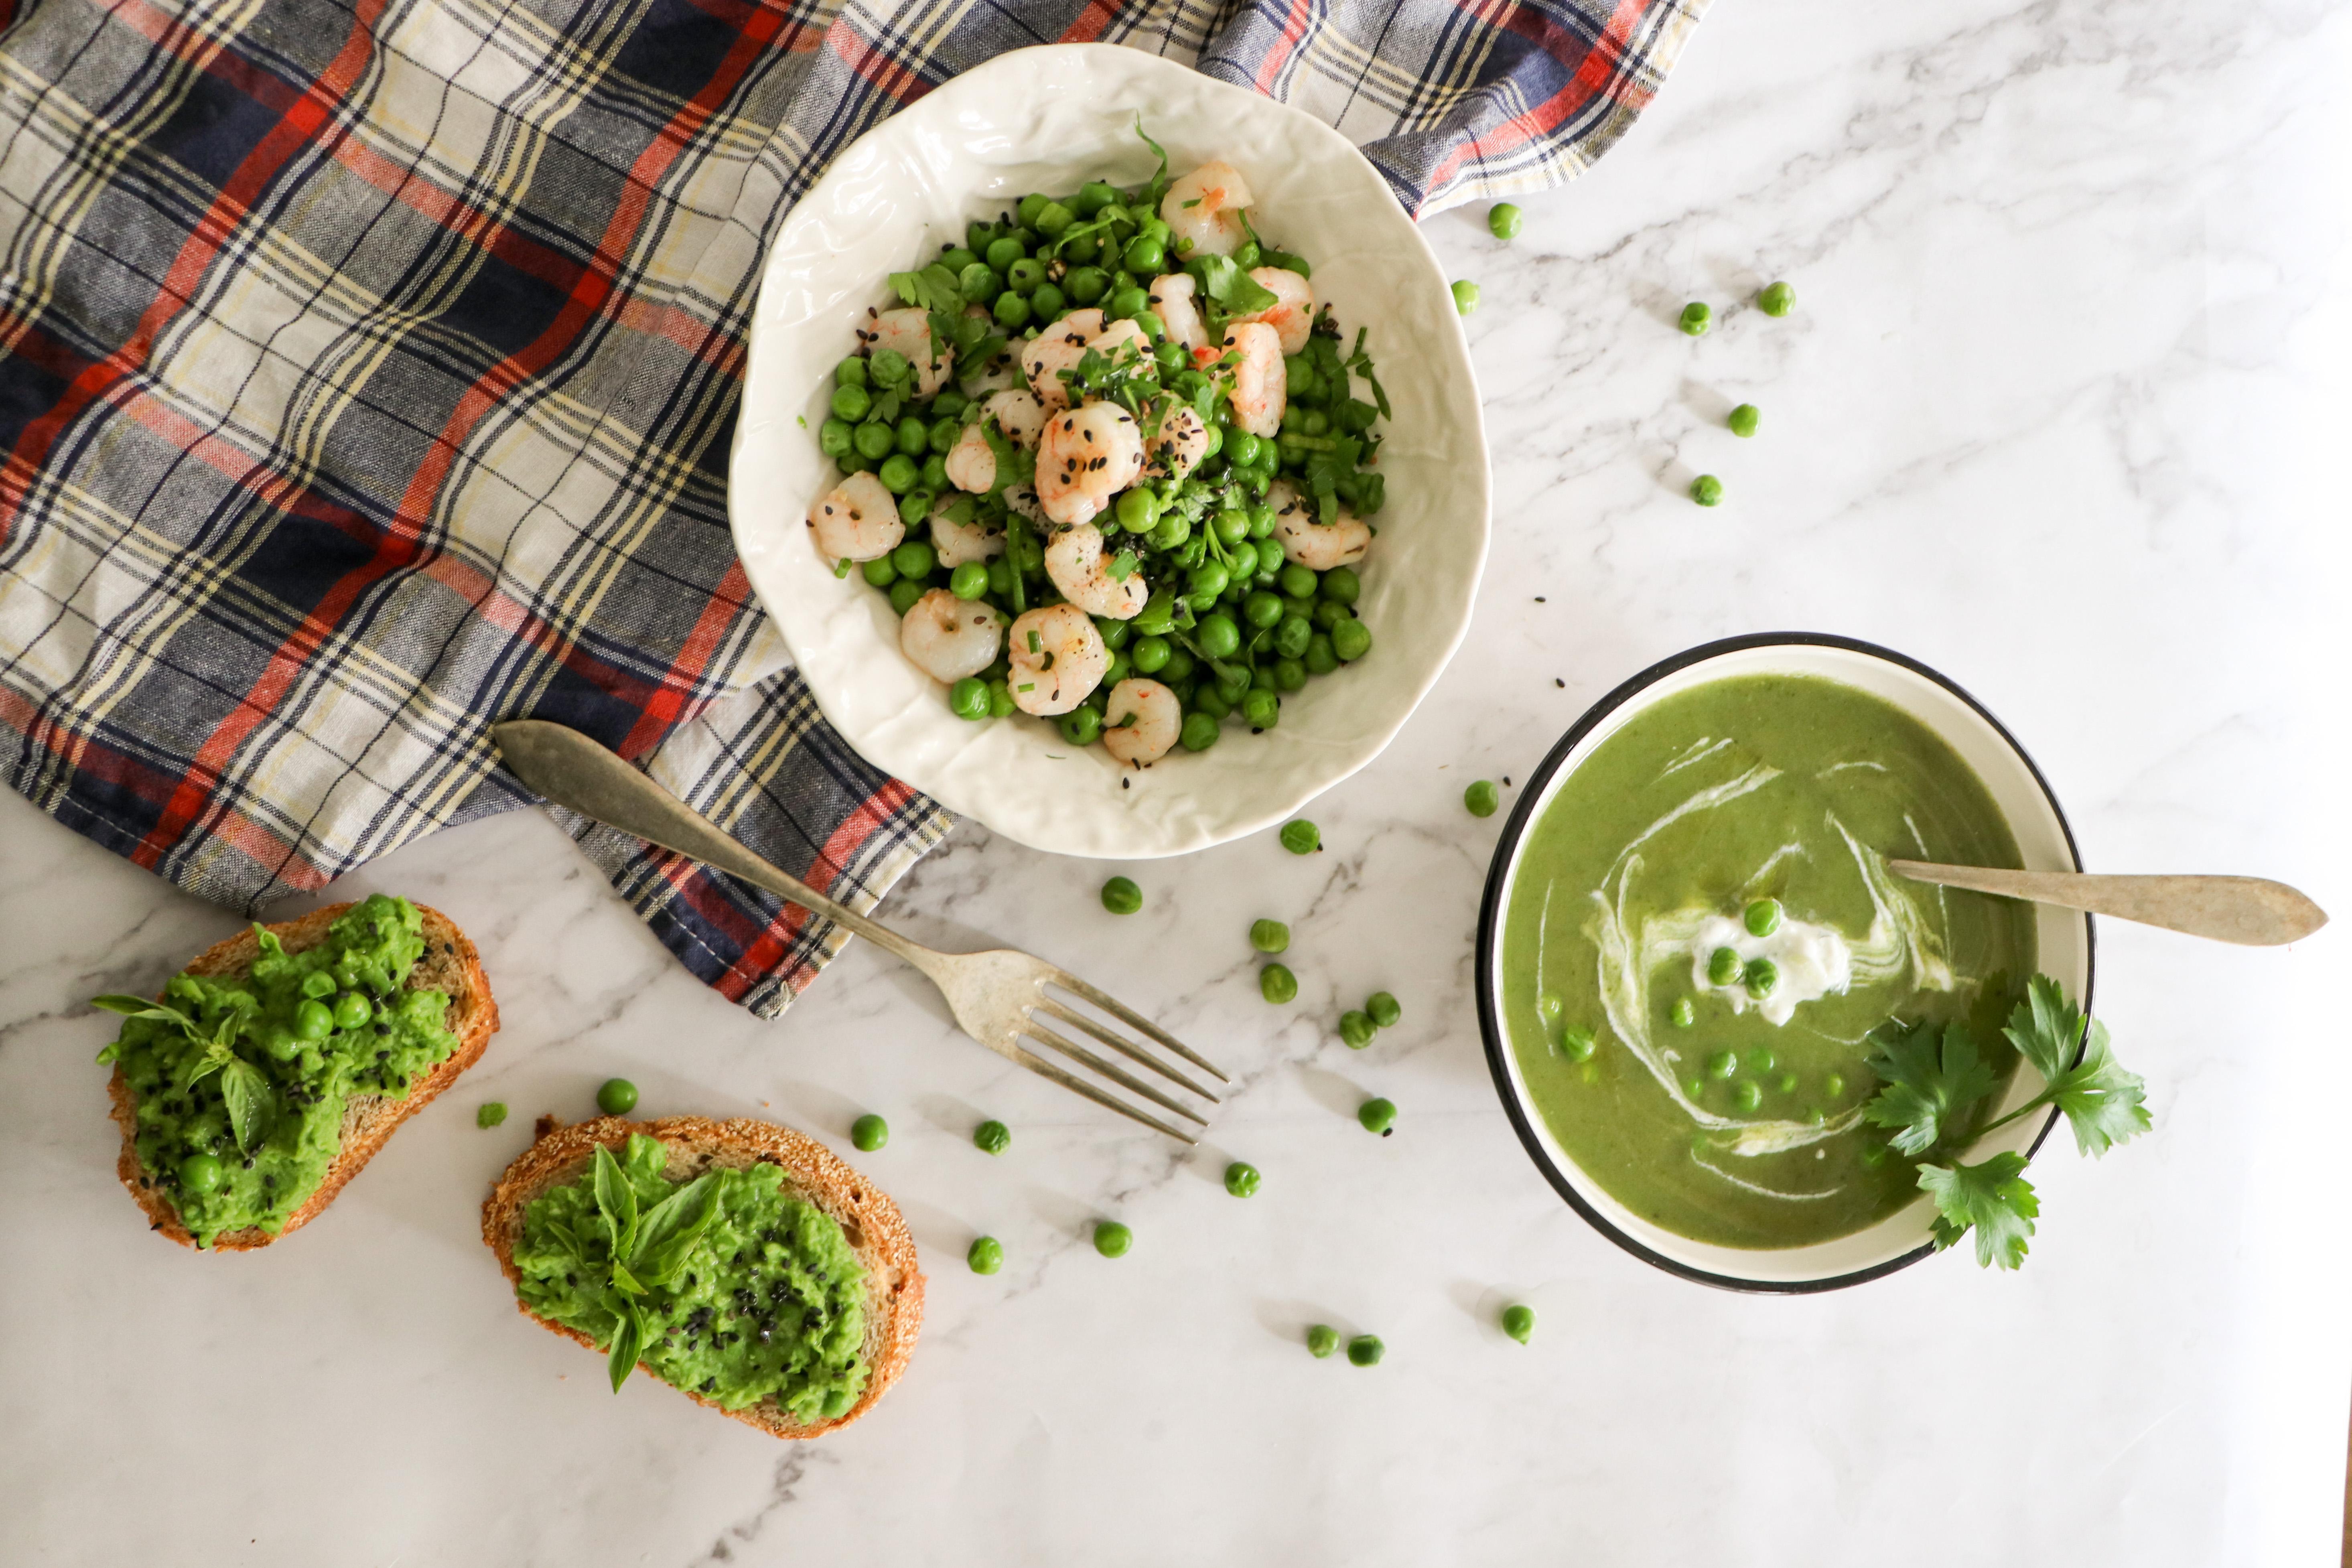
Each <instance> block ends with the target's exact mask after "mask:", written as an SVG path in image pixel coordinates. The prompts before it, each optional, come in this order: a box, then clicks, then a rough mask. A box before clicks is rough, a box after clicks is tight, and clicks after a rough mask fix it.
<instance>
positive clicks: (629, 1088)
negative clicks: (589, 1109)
mask: <svg viewBox="0 0 2352 1568" xmlns="http://www.w3.org/2000/svg"><path fill="white" fill-rule="evenodd" d="M636 1108H637V1086H636V1085H635V1084H633V1083H631V1082H630V1081H629V1080H628V1079H625V1078H608V1079H605V1080H604V1082H603V1083H602V1084H600V1085H598V1086H597V1089H596V1109H597V1110H601V1111H603V1112H604V1114H605V1115H607V1116H626V1115H627V1114H628V1113H629V1112H630V1111H632V1110H635V1109H636Z"/></svg>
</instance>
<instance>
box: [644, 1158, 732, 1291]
mask: <svg viewBox="0 0 2352 1568" xmlns="http://www.w3.org/2000/svg"><path fill="white" fill-rule="evenodd" d="M718 1217H719V1182H718V1180H717V1178H716V1177H714V1176H712V1175H711V1174H709V1173H704V1174H702V1175H699V1176H697V1177H695V1178H694V1180H692V1181H690V1182H688V1183H687V1184H686V1185H684V1186H682V1187H680V1188H678V1189H677V1191H676V1192H674V1193H672V1194H670V1195H669V1196H667V1197H666V1198H664V1199H662V1201H661V1202H659V1203H657V1204H656V1205H654V1206H653V1207H652V1208H650V1209H648V1210H646V1216H645V1219H644V1221H643V1222H642V1223H641V1224H640V1225H639V1226H638V1227H637V1249H636V1251H635V1253H634V1254H632V1255H631V1257H630V1258H629V1261H630V1263H631V1264H632V1265H633V1266H634V1271H635V1274H636V1275H637V1277H638V1278H640V1279H643V1280H644V1281H645V1282H646V1284H648V1285H667V1284H668V1283H669V1282H670V1281H671V1280H672V1279H676V1278H677V1271H678V1270H679V1269H680V1268H684V1267H685V1266H686V1260H687V1259H688V1258H691V1257H693V1256H694V1249H695V1247H697V1246H698V1245H699V1244H700V1242H701V1240H702V1237H703V1233H704V1232H706V1231H708V1230H709V1228H710V1226H711V1223H712V1222H713V1221H714V1220H716V1219H718Z"/></svg>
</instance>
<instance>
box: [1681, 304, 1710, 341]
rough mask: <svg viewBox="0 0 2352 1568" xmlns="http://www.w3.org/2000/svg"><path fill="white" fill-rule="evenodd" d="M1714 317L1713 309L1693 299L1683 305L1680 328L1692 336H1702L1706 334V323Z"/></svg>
mask: <svg viewBox="0 0 2352 1568" xmlns="http://www.w3.org/2000/svg"><path fill="white" fill-rule="evenodd" d="M1714 317H1715V312H1714V311H1713V310H1708V309H1707V308H1706V305H1704V304H1703V303H1701V302H1700V301H1698V300H1692V301H1691V302H1690V303H1689V304H1687V305H1685V306H1684V307H1683V315H1682V323H1681V324H1682V329H1683V331H1685V332H1688V333H1689V334H1690V335H1691V336H1692V337H1695V338H1697V337H1704V336H1706V329H1707V323H1708V322H1709V321H1712V320H1713V319H1714Z"/></svg>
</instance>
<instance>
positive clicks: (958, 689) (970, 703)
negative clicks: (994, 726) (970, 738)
mask: <svg viewBox="0 0 2352 1568" xmlns="http://www.w3.org/2000/svg"><path fill="white" fill-rule="evenodd" d="M966 564H967V565H969V564H970V563H969V562H967V563H966ZM948 711H949V712H950V713H953V714H954V715H955V716H956V717H957V718H959V719H985V718H987V717H988V682H986V681H984V680H982V679H979V678H978V677H976V676H970V675H967V676H965V677H964V678H963V679H961V680H959V681H957V682H956V683H955V684H954V685H953V686H950V687H949V688H948Z"/></svg>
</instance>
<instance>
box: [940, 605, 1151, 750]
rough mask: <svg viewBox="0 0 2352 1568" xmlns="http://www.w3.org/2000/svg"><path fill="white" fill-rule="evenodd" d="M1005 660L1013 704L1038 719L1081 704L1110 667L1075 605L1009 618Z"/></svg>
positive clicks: (1105, 652)
mask: <svg viewBox="0 0 2352 1568" xmlns="http://www.w3.org/2000/svg"><path fill="white" fill-rule="evenodd" d="M936 591H937V590H934V592H936ZM950 596H952V595H950ZM1005 658H1006V660H1007V662H1009V663H1010V664H1011V665H1012V667H1013V668H1012V673H1011V674H1009V675H1008V676H1006V677H1005V684H1006V685H1008V686H1010V687H1012V689H1013V706H1014V707H1015V708H1018V709H1020V710H1021V711H1023V712H1024V713H1034V714H1036V715H1037V716H1038V717H1039V718H1041V719H1050V718H1052V717H1053V716H1054V715H1055V714H1056V713H1067V712H1068V711H1069V710H1071V709H1073V708H1076V706H1077V705H1078V704H1079V703H1081V702H1084V701H1085V700H1087V693H1088V692H1090V691H1092V690H1093V689H1095V688H1096V687H1097V686H1099V685H1101V684H1102V678H1103V672H1104V671H1105V670H1107V669H1108V668H1110V650H1109V649H1108V648H1106V647H1103V640H1102V634H1101V633H1100V632H1098V631H1097V630H1095V624H1094V622H1092V621H1091V620H1088V619H1087V613H1086V612H1085V611H1084V610H1081V609H1080V608H1078V607H1077V606H1076V605H1046V606H1045V608H1044V609H1042V610H1032V611H1030V612H1029V613H1028V614H1027V615H1025V616H1022V617H1021V618H1020V619H1018V620H1016V621H1014V622H1013V636H1012V638H1011V640H1010V641H1009V642H1008V643H1007V645H1006V647H1005Z"/></svg>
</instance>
